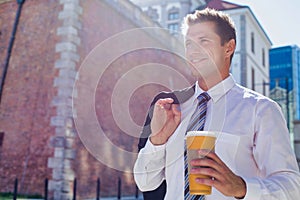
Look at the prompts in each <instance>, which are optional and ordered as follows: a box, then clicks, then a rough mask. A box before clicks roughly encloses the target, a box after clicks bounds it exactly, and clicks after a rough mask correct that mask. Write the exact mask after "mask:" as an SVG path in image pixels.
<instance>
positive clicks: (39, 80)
mask: <svg viewBox="0 0 300 200" xmlns="http://www.w3.org/2000/svg"><path fill="white" fill-rule="evenodd" d="M17 2H18V1H15V0H0V52H1V53H0V62H1V63H0V72H1V74H2V71H3V67H2V66H4V63H5V60H6V58H7V53H6V52H7V51H8V44H9V41H10V38H12V37H11V35H12V34H11V33H12V32H13V31H12V30H13V27H14V25H15V23H14V22H15V17H16V13H17V10H18V3H17ZM14 38H15V40H14V45H13V48H12V51H11V55H10V62H9V66H8V70H7V76H6V78H5V84H4V87H3V91H2V99H1V104H0V193H5V192H13V188H14V182H15V180H16V179H18V192H19V193H20V194H39V195H41V196H43V195H44V187H45V180H46V179H48V188H47V191H48V195H49V196H48V199H55V200H69V199H73V192H74V186H75V185H76V188H77V190H76V192H77V193H76V194H77V199H95V197H96V188H97V179H98V178H100V181H101V186H100V188H101V191H100V194H101V197H116V196H117V193H118V180H119V179H118V178H120V179H121V180H122V184H121V191H122V196H128V195H131V196H133V195H134V194H135V191H136V187H135V183H134V180H133V176H132V173H131V171H132V168H133V161H134V158H135V157H134V156H136V155H137V144H138V138H139V136H140V135H139V133H140V130H141V128H142V126H143V123H144V119H145V117H146V116H145V115H146V113H147V110H148V108H149V105H150V102H151V100H152V98H153V97H154V96H155V94H156V93H158V92H159V91H161V90H173V89H179V88H183V87H187V86H188V85H190V84H191V83H192V82H193V80H192V79H191V77H189V76H188V73H187V71H186V69H187V68H188V67H182V66H183V65H186V62H185V61H184V60H183V59H182V50H183V48H182V47H183V45H182V43H180V42H179V41H178V38H175V37H173V36H172V35H170V34H169V32H168V31H166V30H161V28H160V26H159V25H158V24H156V23H154V22H153V21H152V20H151V19H150V18H149V17H148V16H147V15H145V14H144V13H143V12H141V10H140V9H139V8H138V7H136V6H135V5H134V4H132V3H131V2H130V1H126V0H123V1H111V0H60V1H36V0H26V1H25V2H24V4H23V6H22V11H21V14H20V20H19V23H18V24H17V28H16V34H15V37H14ZM120 50H122V51H120ZM98 51H99V52H98ZM97 53H99V54H97ZM95 54H96V57H93V55H95ZM91 56H92V58H95V59H88V58H91ZM109 57H110V60H107V58H109ZM87 63H92V65H90V66H86V65H84V64H87ZM83 66H85V67H83ZM89 67H91V68H89ZM85 69H88V70H87V71H85ZM99 72H101V73H102V74H99ZM165 74H168V78H166V77H165ZM172 74H173V75H172ZM94 75H97V76H96V77H95V76H94ZM0 78H1V79H2V78H3V77H2V76H1V77H0ZM179 79H181V80H182V82H180V83H179V82H178V80H179ZM76 83H81V84H76ZM92 83H93V84H94V85H91V84H92ZM123 86H126V87H125V88H122V87H123ZM85 97H88V98H86V99H85ZM82 99H84V100H86V101H82ZM90 100H92V101H93V104H88V101H90ZM113 100H117V101H116V102H115V101H113ZM120 100H121V101H120ZM118 106H122V107H121V108H120V107H118ZM82 113H84V114H92V116H89V117H86V116H85V115H83V114H82ZM123 114H126V117H124V116H123ZM94 125H96V128H95V129H94ZM99 126H101V128H102V129H101V130H97V128H99ZM89 134H93V135H89ZM104 141H108V142H106V143H105V142H104ZM116 151H117V152H116ZM125 154H126V155H127V154H130V156H131V157H130V159H127V158H128V157H125V156H123V155H125ZM75 178H76V181H77V182H76V183H77V184H74V183H75V182H74V180H75Z"/></svg>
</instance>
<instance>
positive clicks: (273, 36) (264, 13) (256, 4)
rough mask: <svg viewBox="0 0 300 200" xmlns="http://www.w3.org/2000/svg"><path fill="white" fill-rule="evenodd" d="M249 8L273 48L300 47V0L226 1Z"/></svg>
mask: <svg viewBox="0 0 300 200" xmlns="http://www.w3.org/2000/svg"><path fill="white" fill-rule="evenodd" d="M225 1H227V2H231V3H236V4H239V5H245V6H249V7H250V9H251V10H252V12H253V14H254V15H255V17H256V18H257V20H258V21H259V23H260V24H261V26H262V27H263V29H264V30H265V32H266V33H267V35H268V37H269V38H270V40H271V42H272V44H273V45H272V47H279V46H285V45H294V44H296V45H298V47H300V11H299V9H300V0H225Z"/></svg>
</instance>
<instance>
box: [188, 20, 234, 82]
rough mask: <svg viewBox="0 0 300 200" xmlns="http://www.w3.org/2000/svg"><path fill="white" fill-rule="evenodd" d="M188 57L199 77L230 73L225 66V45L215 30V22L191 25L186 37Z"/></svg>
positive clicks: (193, 70)
mask: <svg viewBox="0 0 300 200" xmlns="http://www.w3.org/2000/svg"><path fill="white" fill-rule="evenodd" d="M185 50H186V58H187V60H188V61H189V63H190V66H191V68H192V73H193V75H195V76H196V77H197V78H200V77H202V78H210V77H216V76H220V77H221V76H222V75H224V73H228V70H229V69H228V68H227V67H226V66H225V47H224V45H223V46H222V45H221V38H220V37H219V36H218V35H217V34H216V32H215V24H214V23H213V22H202V23H198V24H194V25H191V26H189V28H188V30H187V34H186V38H185Z"/></svg>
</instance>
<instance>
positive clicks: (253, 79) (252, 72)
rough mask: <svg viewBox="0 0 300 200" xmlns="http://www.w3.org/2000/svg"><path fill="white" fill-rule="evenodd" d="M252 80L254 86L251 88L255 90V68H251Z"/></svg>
mask: <svg viewBox="0 0 300 200" xmlns="http://www.w3.org/2000/svg"><path fill="white" fill-rule="evenodd" d="M251 81H252V87H251V89H252V90H255V71H254V69H253V68H252V70H251Z"/></svg>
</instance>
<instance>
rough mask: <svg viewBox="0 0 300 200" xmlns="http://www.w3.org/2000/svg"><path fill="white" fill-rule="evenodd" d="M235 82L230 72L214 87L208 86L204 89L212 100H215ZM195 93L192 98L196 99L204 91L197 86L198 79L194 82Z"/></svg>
mask: <svg viewBox="0 0 300 200" xmlns="http://www.w3.org/2000/svg"><path fill="white" fill-rule="evenodd" d="M235 84H236V82H235V80H234V78H233V77H232V75H231V74H230V75H229V76H228V77H227V78H226V79H224V80H223V81H221V82H220V83H218V84H217V85H215V86H214V87H212V88H210V89H209V90H208V91H206V92H207V93H208V94H209V96H210V97H211V99H212V100H213V102H217V101H218V100H219V99H220V98H221V97H222V96H224V95H225V94H226V93H227V92H228V91H229V90H230V89H231V88H232V87H233V86H234V85H235ZM195 85H196V86H195V93H194V96H193V98H194V99H197V97H198V96H199V95H200V94H201V93H203V92H205V91H204V90H202V89H201V88H200V87H199V84H198V81H197V82H196V84H195Z"/></svg>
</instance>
